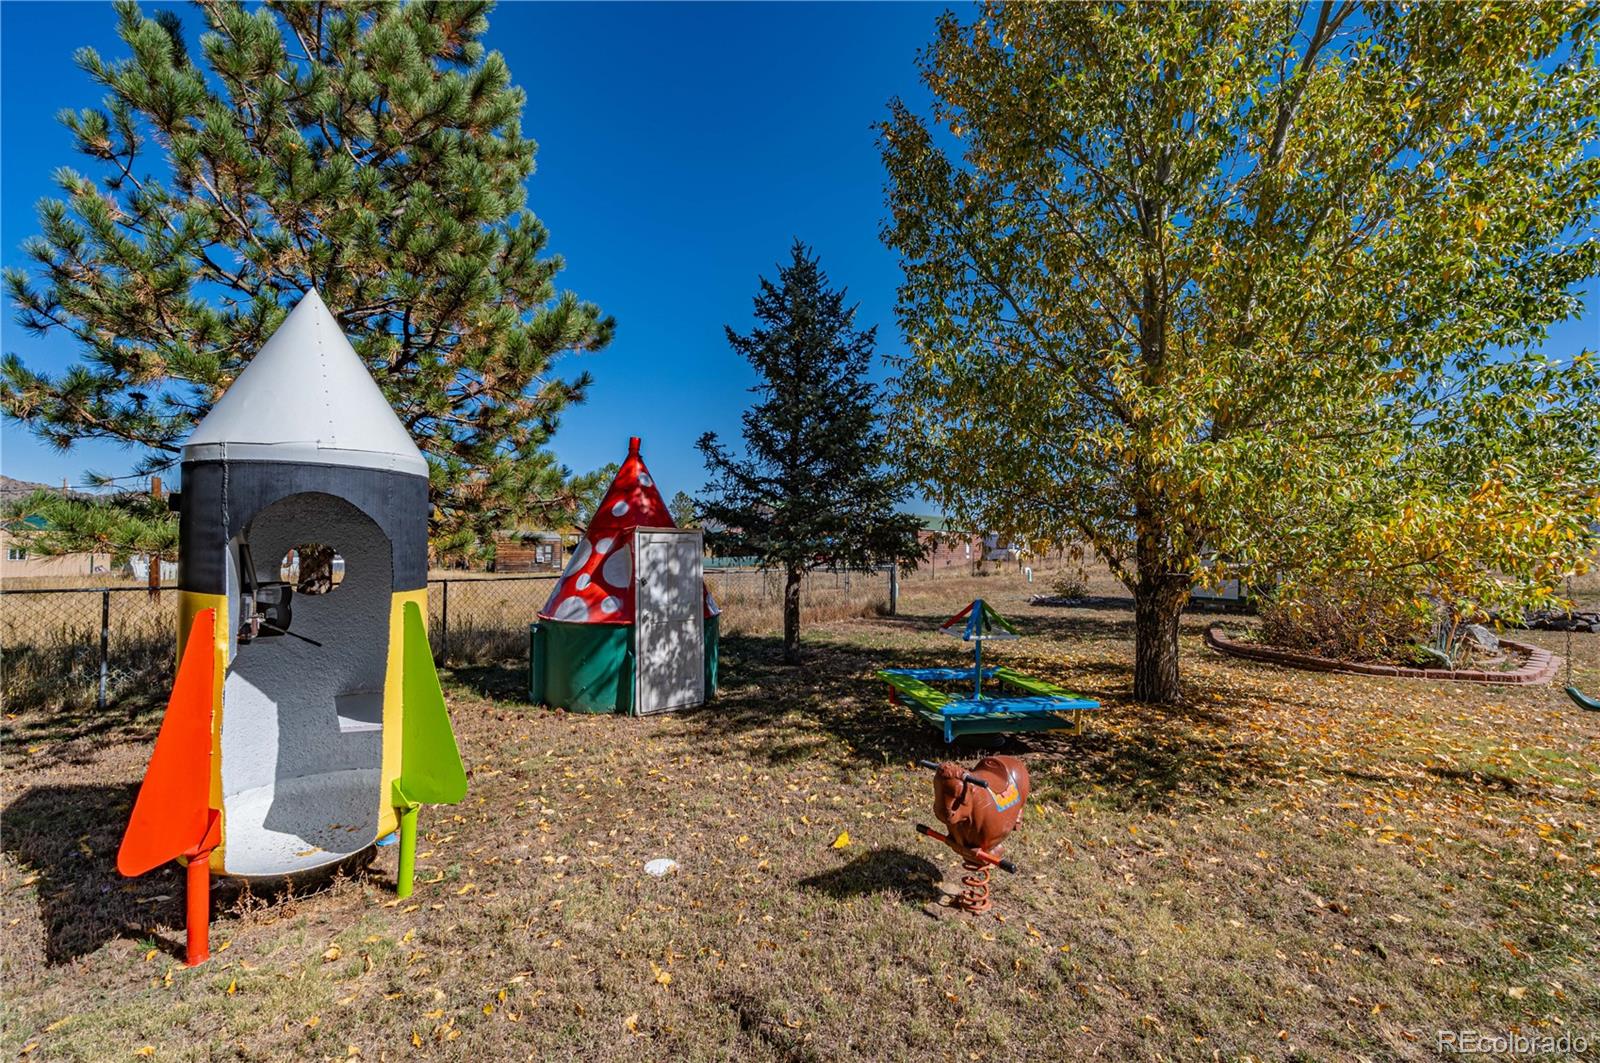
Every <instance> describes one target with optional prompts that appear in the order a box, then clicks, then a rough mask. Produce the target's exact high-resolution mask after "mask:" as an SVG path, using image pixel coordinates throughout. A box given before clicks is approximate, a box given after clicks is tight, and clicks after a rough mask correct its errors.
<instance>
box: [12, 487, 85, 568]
mask: <svg viewBox="0 0 1600 1063" xmlns="http://www.w3.org/2000/svg"><path fill="white" fill-rule="evenodd" d="M35 491H54V492H56V493H58V494H68V495H70V494H73V493H74V492H72V491H71V490H69V489H68V488H67V485H66V484H62V485H61V486H60V487H51V486H50V485H49V484H38V483H29V482H28V481H26V480H15V479H12V478H11V477H9V476H0V509H3V508H4V507H7V506H9V505H10V504H11V503H13V502H16V501H17V500H19V499H22V498H26V497H27V496H28V495H31V494H33V492H35ZM48 528H49V525H47V524H46V523H45V522H44V519H43V518H41V517H37V516H30V517H19V518H16V519H14V520H4V521H0V579H5V580H14V579H33V578H37V577H41V576H42V577H47V578H57V579H60V578H65V577H69V576H93V575H100V574H106V573H109V572H110V571H111V555H110V554H104V553H74V554H57V555H54V556H51V555H47V554H41V553H39V552H38V551H37V550H34V549H32V548H31V547H30V546H29V545H28V534H29V533H30V532H39V531H46V530H48Z"/></svg>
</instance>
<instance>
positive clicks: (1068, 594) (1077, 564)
mask: <svg viewBox="0 0 1600 1063" xmlns="http://www.w3.org/2000/svg"><path fill="white" fill-rule="evenodd" d="M1050 593H1052V594H1054V595H1056V596H1057V597H1058V598H1085V597H1087V596H1088V594H1089V562H1088V550H1087V549H1085V547H1084V545H1083V544H1082V543H1073V544H1072V545H1071V546H1069V547H1067V550H1066V565H1065V567H1063V568H1062V569H1061V571H1060V572H1057V573H1056V575H1055V578H1054V579H1052V580H1051V581H1050Z"/></svg>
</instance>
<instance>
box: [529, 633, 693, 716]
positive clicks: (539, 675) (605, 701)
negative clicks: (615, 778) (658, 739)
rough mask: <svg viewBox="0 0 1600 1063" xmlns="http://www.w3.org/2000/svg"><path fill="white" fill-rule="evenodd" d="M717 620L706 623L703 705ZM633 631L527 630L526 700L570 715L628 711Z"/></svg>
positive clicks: (630, 688)
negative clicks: (570, 713) (572, 713)
mask: <svg viewBox="0 0 1600 1063" xmlns="http://www.w3.org/2000/svg"><path fill="white" fill-rule="evenodd" d="M720 619H721V618H720V617H716V616H711V617H707V618H706V627H705V639H706V646H705V669H706V700H707V701H709V700H711V698H712V696H713V695H715V694H716V692H717V653H718V649H719V643H720V641H721V640H720V639H719V637H718V627H719V623H718V622H719V621H720ZM633 667H634V665H633V625H632V624H569V623H564V622H562V621H560V620H541V621H539V622H538V623H536V624H533V625H531V627H530V633H529V646H528V700H529V701H532V702H533V703H535V704H538V705H548V706H550V707H551V708H555V709H567V710H568V711H571V712H620V713H631V712H632V711H633V685H634V682H633V681H634V675H633Z"/></svg>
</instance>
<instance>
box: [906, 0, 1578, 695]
mask: <svg viewBox="0 0 1600 1063" xmlns="http://www.w3.org/2000/svg"><path fill="white" fill-rule="evenodd" d="M1597 17H1600V7H1595V6H1594V5H1587V6H1585V5H1570V4H1525V5H1517V6H1515V7H1502V6H1497V5H1469V4H1451V5H1427V4H1418V5H1404V6H1401V5H1381V4H1375V5H1372V6H1363V7H1359V8H1358V7H1356V6H1355V5H1353V4H1349V3H1328V4H1316V5H1304V4H1301V5H1288V4H1257V5H1237V4H1159V5H1158V4H1133V5H1106V4H1093V5H1089V4H1017V5H1005V6H999V5H995V6H987V7H984V8H982V9H981V11H980V12H979V14H978V15H977V17H976V19H975V20H974V21H973V22H971V23H970V24H964V23H963V22H962V21H960V20H958V19H957V18H956V17H954V16H951V15H946V16H945V17H943V18H942V19H940V21H939V23H938V30H937V37H936V39H935V41H934V44H933V46H932V47H931V49H930V50H929V51H928V52H927V53H926V54H925V56H924V57H923V59H922V61H921V69H922V74H923V78H924V80H925V82H926V84H927V86H928V88H929V89H930V90H931V92H932V94H933V96H934V98H935V103H934V107H933V113H932V116H931V118H926V119H925V118H923V117H921V116H919V115H917V114H915V113H913V112H912V110H911V109H910V108H908V107H907V106H906V105H905V104H903V103H901V102H898V101H896V102H895V103H893V104H892V105H891V113H890V116H889V118H888V119H887V121H886V122H885V123H884V124H883V125H882V127H881V130H880V136H881V146H882V151H883V157H884V161H885V164H886V167H887V170H888V176H889V182H888V200H889V207H890V211H891V217H890V220H889V221H888V222H887V223H886V226H885V230H884V237H885V240H886V241H887V242H888V244H889V245H890V246H892V247H893V248H895V249H896V250H898V251H899V252H900V254H901V256H902V260H903V265H904V269H905V281H904V284H903V285H902V287H901V288H900V294H899V310H900V321H901V325H902V328H903V329H904V332H905V335H906V337H907V340H908V345H909V352H908V354H907V355H906V356H905V357H904V358H903V359H902V360H901V361H900V362H899V364H898V366H897V368H898V370H899V375H898V387H897V389H896V394H895V396H894V402H895V417H894V418H893V419H892V423H893V424H894V425H895V426H896V429H897V432H896V435H895V440H894V444H895V449H896V453H897V456H898V457H899V459H900V460H901V461H903V462H904V463H905V465H906V467H907V468H908V470H910V471H911V473H912V474H913V475H914V476H915V477H916V479H918V480H919V481H921V482H922V483H923V484H924V485H925V486H926V488H927V490H928V491H929V493H930V495H931V496H932V497H933V498H934V499H935V500H937V501H938V502H940V503H941V504H942V505H943V506H944V507H945V509H946V510H947V511H948V512H952V513H954V514H957V515H959V516H960V517H962V518H964V519H965V520H967V521H969V522H971V523H974V524H976V525H980V526H985V527H996V528H1000V529H1002V530H1006V531H1010V532H1013V533H1020V534H1022V535H1025V536H1027V537H1028V538H1031V539H1056V538H1063V537H1067V536H1070V535H1077V536H1081V537H1083V538H1084V539H1085V540H1086V541H1087V542H1089V543H1090V544H1092V545H1093V547H1094V549H1095V550H1096V552H1097V553H1098V554H1099V556H1100V557H1101V558H1103V559H1104V560H1105V561H1106V562H1107V563H1108V564H1109V565H1110V566H1111V568H1112V569H1113V570H1114V571H1115V572H1116V573H1117V575H1119V576H1120V577H1121V578H1122V579H1123V581H1124V582H1125V583H1126V584H1127V586H1128V587H1129V588H1130V589H1131V590H1132V592H1133V595H1134V599H1135V603H1136V609H1135V613H1136V630H1137V639H1136V643H1137V645H1136V653H1135V658H1136V660H1135V668H1134V693H1135V696H1136V697H1138V698H1141V699H1145V700H1152V701H1168V700H1172V699H1174V698H1177V697H1178V696H1179V695H1180V686H1179V672H1178V654H1177V634H1178V617H1179V613H1180V611H1181V609H1182V607H1183V605H1184V603H1185V601H1186V599H1187V597H1188V595H1189V591H1190V588H1191V587H1192V586H1193V585H1194V583H1195V581H1196V580H1197V579H1199V578H1210V577H1211V576H1222V575H1227V574H1238V575H1243V576H1245V577H1247V578H1257V579H1273V578H1278V577H1286V578H1290V579H1301V580H1320V581H1328V580H1338V579H1342V578H1358V579H1361V578H1374V579H1384V580H1393V581H1395V582H1396V583H1397V584H1398V585H1400V586H1403V587H1404V588H1405V589H1406V591H1407V592H1410V593H1417V594H1424V593H1429V594H1431V593H1437V594H1438V595H1440V596H1441V597H1443V598H1445V599H1446V600H1447V601H1448V602H1450V603H1452V604H1451V608H1461V609H1473V608H1480V607H1488V606H1491V605H1500V606H1502V607H1504V606H1509V605H1513V604H1532V603H1536V602H1539V601H1541V600H1548V599H1549V598H1550V597H1551V596H1552V595H1554V594H1555V593H1556V591H1555V588H1556V586H1557V582H1558V580H1559V577H1560V574H1561V573H1562V572H1563V571H1570V570H1571V569H1572V568H1573V567H1574V566H1575V565H1576V564H1577V561H1576V559H1577V558H1578V557H1580V556H1582V555H1583V554H1584V553H1585V552H1587V551H1592V550H1593V549H1594V547H1595V545H1596V543H1595V537H1594V533H1593V530H1592V529H1593V522H1594V521H1595V519H1596V518H1597V517H1600V460H1597V457H1600V456H1597V451H1596V445H1597V444H1596V436H1595V433H1594V431H1593V426H1594V423H1595V410H1596V408H1597V400H1600V374H1597V370H1596V363H1595V361H1594V359H1593V358H1592V357H1590V355H1588V354H1587V353H1579V354H1576V355H1575V356H1572V357H1564V358H1563V359H1562V360H1560V361H1553V360H1550V359H1547V358H1546V357H1545V356H1543V355H1541V354H1540V353H1537V350H1538V347H1539V345H1540V344H1541V343H1542V341H1543V340H1544V338H1545V336H1546V330H1547V327H1548V326H1549V325H1550V324H1552V323H1554V322H1558V321H1561V320H1562V319H1564V318H1569V317H1571V316H1573V315H1574V314H1576V313H1578V312H1579V310H1580V306H1581V302H1580V297H1579V296H1580V293H1579V291H1578V290H1577V287H1576V286H1577V285H1579V284H1581V283H1582V282H1584V281H1585V280H1586V279H1589V278H1592V277H1593V276H1594V275H1595V274H1596V271H1597V270H1596V267H1597V261H1600V252H1597V247H1600V245H1597V242H1596V240H1595V239H1594V236H1595V212H1596V206H1597V188H1600V184H1597V181H1600V158H1597V157H1596V153H1595V151H1594V150H1593V149H1594V144H1595V138H1596V126H1597V110H1596V108H1595V104H1594V101H1595V100H1596V99H1600V85H1597V83H1596V81H1597V78H1596V69H1595V52H1594V47H1595V46H1594V40H1595V37H1594V28H1595V24H1596V20H1597ZM1207 559H1211V560H1214V561H1215V565H1214V567H1212V568H1209V569H1208V568H1206V566H1205V562H1206V560H1207Z"/></svg>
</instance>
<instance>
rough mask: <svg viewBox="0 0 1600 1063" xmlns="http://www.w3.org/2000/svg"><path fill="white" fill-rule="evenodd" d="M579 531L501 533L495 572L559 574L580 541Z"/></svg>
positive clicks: (496, 541) (496, 544) (493, 566)
mask: <svg viewBox="0 0 1600 1063" xmlns="http://www.w3.org/2000/svg"><path fill="white" fill-rule="evenodd" d="M581 534H582V533H581V532H580V531H579V530H578V529H577V528H563V529H560V530H558V531H550V530H529V531H522V530H518V531H509V532H501V533H500V534H498V535H496V536H495V537H494V561H493V562H492V563H491V564H490V566H489V568H490V571H492V572H499V573H504V572H560V571H561V570H562V569H563V568H564V567H566V563H567V557H568V555H569V554H570V552H571V550H572V547H573V546H575V545H576V544H577V542H578V539H579V537H580V536H581Z"/></svg>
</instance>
